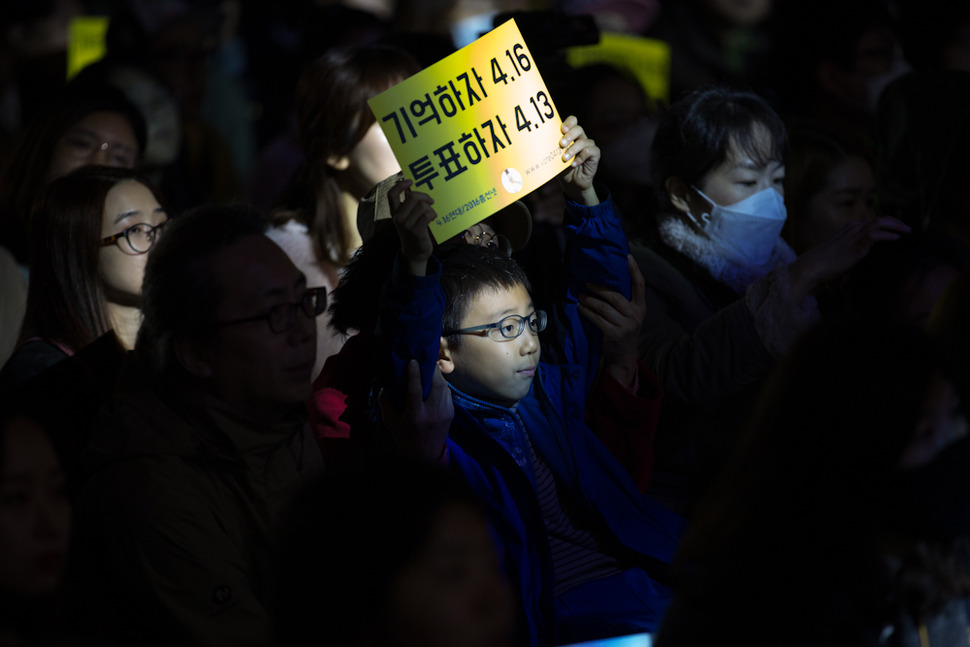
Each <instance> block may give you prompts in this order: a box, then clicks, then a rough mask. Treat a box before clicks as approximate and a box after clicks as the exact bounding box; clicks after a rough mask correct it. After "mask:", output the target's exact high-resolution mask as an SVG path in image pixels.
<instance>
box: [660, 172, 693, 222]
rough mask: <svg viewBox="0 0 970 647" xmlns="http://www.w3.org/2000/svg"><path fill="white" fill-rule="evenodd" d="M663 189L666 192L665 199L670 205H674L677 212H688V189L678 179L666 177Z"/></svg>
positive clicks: (685, 184) (684, 183)
mask: <svg viewBox="0 0 970 647" xmlns="http://www.w3.org/2000/svg"><path fill="white" fill-rule="evenodd" d="M664 189H666V191H667V198H668V199H669V200H670V204H672V205H674V208H675V209H676V210H677V211H680V212H682V213H688V212H689V211H690V202H689V200H690V187H689V186H687V183H686V182H684V181H683V180H682V179H680V178H679V177H668V178H667V179H666V180H665V181H664Z"/></svg>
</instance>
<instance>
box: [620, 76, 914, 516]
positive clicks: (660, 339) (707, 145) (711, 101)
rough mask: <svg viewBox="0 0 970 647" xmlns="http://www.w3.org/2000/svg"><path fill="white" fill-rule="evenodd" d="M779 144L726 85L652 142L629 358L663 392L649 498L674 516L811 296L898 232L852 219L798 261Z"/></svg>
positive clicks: (685, 104)
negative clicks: (649, 220) (636, 319)
mask: <svg viewBox="0 0 970 647" xmlns="http://www.w3.org/2000/svg"><path fill="white" fill-rule="evenodd" d="M784 150H785V127H784V124H783V123H782V120H781V118H780V117H779V116H778V114H777V113H776V112H775V111H774V110H773V109H772V108H771V106H770V105H769V104H768V103H767V102H766V101H765V100H764V99H762V98H761V97H759V96H758V95H756V94H753V93H751V92H742V91H737V90H731V89H726V88H706V89H702V90H698V91H695V92H693V93H691V94H689V95H687V96H686V97H684V98H682V99H680V100H679V101H677V102H675V103H673V104H672V105H671V106H670V109H669V111H668V112H667V114H666V115H665V116H664V118H663V120H662V121H661V123H660V125H659V127H658V130H657V134H656V137H655V138H654V143H653V147H652V150H651V163H652V167H653V173H654V186H655V187H656V190H657V193H658V195H657V197H658V199H659V201H660V206H659V207H658V211H657V212H658V214H659V215H658V218H657V239H658V241H659V242H658V243H656V244H655V245H654V246H653V247H652V248H647V247H643V246H639V247H638V246H634V247H633V253H634V256H635V257H636V258H637V262H638V263H639V265H640V270H641V273H642V274H643V276H644V277H645V279H646V281H647V286H646V304H647V309H646V315H645V318H644V321H643V325H642V328H641V338H640V356H641V358H642V359H643V360H644V361H645V362H646V363H647V365H648V366H650V368H651V369H652V370H653V371H654V373H656V374H657V376H658V377H659V378H660V381H661V384H662V385H663V389H664V412H663V413H662V414H661V421H660V428H659V430H658V439H657V445H656V448H655V449H656V456H655V461H656V462H655V468H654V475H655V477H654V483H653V485H652V487H653V491H654V494H655V496H659V497H662V498H664V499H666V501H667V502H668V503H669V504H670V505H672V506H673V507H675V508H678V509H680V510H681V511H685V509H686V508H688V507H689V504H690V502H691V501H692V500H693V499H694V497H695V496H696V494H697V493H698V492H699V491H700V490H702V489H703V488H704V486H705V484H706V481H707V480H708V479H709V477H710V476H711V475H713V474H714V473H715V472H716V470H717V469H718V467H719V463H720V457H721V456H723V455H724V452H725V451H726V449H727V448H728V447H729V446H730V445H731V441H732V436H733V435H734V431H735V430H736V428H737V426H738V424H739V422H740V420H741V419H742V418H743V416H744V412H745V411H746V408H747V406H748V404H749V401H750V396H751V393H752V391H753V389H754V388H756V386H757V384H758V382H759V381H760V379H761V378H762V377H763V376H764V375H765V373H766V372H767V371H768V369H769V368H770V366H771V365H772V363H773V361H774V359H775V358H776V357H778V356H779V355H781V354H783V353H784V352H785V351H786V349H787V348H788V347H789V346H790V345H791V343H792V342H793V340H794V339H795V338H796V337H797V335H798V334H799V333H800V332H801V331H803V330H805V329H806V328H807V327H809V326H810V325H811V324H812V322H813V321H814V320H815V319H817V317H818V312H817V305H816V302H815V300H814V298H813V297H812V296H811V293H812V291H813V290H814V289H815V288H816V287H817V286H818V285H819V284H821V283H823V282H825V281H828V280H830V279H832V278H835V277H837V276H839V275H841V274H842V273H843V272H845V271H846V270H847V269H849V268H850V267H852V266H853V265H854V264H855V263H857V262H858V261H859V260H861V259H862V258H863V257H864V256H865V254H866V253H867V252H868V250H869V248H870V247H871V246H872V245H873V243H874V242H876V241H879V240H893V239H896V238H898V236H899V235H900V234H901V233H904V232H906V231H908V228H907V227H906V226H905V225H903V224H902V223H900V222H899V221H897V220H894V219H892V218H877V219H875V220H873V221H871V222H869V223H853V224H850V225H848V226H847V227H845V228H844V229H842V230H841V231H840V232H839V233H838V234H837V235H836V236H835V237H834V238H832V239H831V240H829V241H826V242H825V243H823V244H822V245H819V246H817V247H815V248H812V249H810V250H808V251H807V252H805V253H804V254H803V255H802V256H800V257H798V258H797V259H796V256H795V253H794V252H793V251H792V250H791V248H790V247H789V246H788V245H787V244H786V243H785V241H784V240H782V238H781V237H780V234H781V230H782V227H783V226H784V224H785V218H786V211H785V204H784V198H783V191H784V184H783V181H784V178H785V166H784Z"/></svg>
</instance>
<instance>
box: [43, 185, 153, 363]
mask: <svg viewBox="0 0 970 647" xmlns="http://www.w3.org/2000/svg"><path fill="white" fill-rule="evenodd" d="M128 180H133V181H135V182H139V183H140V184H143V185H145V186H146V187H148V189H149V190H150V191H151V192H152V193H153V194H154V195H155V198H156V200H157V199H158V193H157V192H156V191H155V189H154V188H153V187H152V185H151V183H150V182H149V181H148V180H147V179H146V178H145V177H143V176H142V175H141V174H139V173H138V172H137V171H134V170H132V169H124V168H114V167H107V166H85V167H82V168H79V169H77V170H76V171H74V172H73V173H70V174H68V175H66V176H64V177H61V178H58V179H56V180H54V181H53V182H51V184H50V185H49V186H48V187H47V189H46V190H45V191H44V192H43V193H42V194H41V195H40V197H39V198H38V200H37V205H36V207H35V209H34V213H33V215H32V216H31V225H30V257H31V259H32V262H31V267H30V283H29V287H28V292H27V312H26V315H25V317H24V337H43V338H44V339H49V340H56V341H58V342H60V343H62V344H64V345H66V346H67V347H69V348H71V349H72V350H79V349H81V348H83V347H84V346H87V345H88V344H90V343H91V342H92V341H94V340H95V339H97V338H98V337H100V336H101V335H103V334H104V333H106V332H107V331H108V329H109V328H110V325H109V323H108V318H107V314H106V311H105V294H104V284H103V282H102V280H101V278H100V276H99V274H98V259H99V256H100V252H101V248H102V245H101V225H102V220H103V214H104V202H105V198H106V197H107V195H108V192H109V191H111V189H112V188H113V187H115V186H116V185H118V184H120V183H122V182H125V181H128Z"/></svg>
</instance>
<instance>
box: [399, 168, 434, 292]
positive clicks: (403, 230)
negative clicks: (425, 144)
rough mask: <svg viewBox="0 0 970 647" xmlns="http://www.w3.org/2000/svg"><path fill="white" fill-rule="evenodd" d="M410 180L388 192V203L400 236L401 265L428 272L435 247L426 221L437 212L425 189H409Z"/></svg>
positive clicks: (415, 271)
mask: <svg viewBox="0 0 970 647" xmlns="http://www.w3.org/2000/svg"><path fill="white" fill-rule="evenodd" d="M411 184H412V182H411V180H401V181H400V182H398V183H397V184H395V185H394V186H393V187H391V188H390V189H389V190H388V192H387V199H388V202H390V207H391V221H392V222H393V223H394V228H395V229H396V230H397V235H398V237H399V238H400V239H401V257H402V260H403V261H404V266H405V267H404V269H405V270H407V271H408V272H409V273H410V274H413V275H414V276H424V275H425V274H427V269H428V259H429V258H430V257H431V253H432V251H434V241H433V240H432V239H431V231H430V230H429V229H428V225H429V224H430V223H431V221H433V220H434V219H435V218H436V217H437V216H436V215H435V212H434V209H432V208H431V205H432V204H434V199H432V198H431V196H429V195H428V194H427V193H421V192H420V191H411Z"/></svg>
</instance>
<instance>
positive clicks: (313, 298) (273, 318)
mask: <svg viewBox="0 0 970 647" xmlns="http://www.w3.org/2000/svg"><path fill="white" fill-rule="evenodd" d="M297 309H299V310H302V311H303V314H305V315H306V316H307V318H309V319H315V318H316V317H317V315H319V314H320V313H321V312H323V311H324V310H326V309H327V288H310V289H308V290H307V291H306V292H305V293H304V294H303V297H302V298H301V299H300V300H299V301H297V302H296V303H281V304H280V305H278V306H273V307H272V308H270V309H269V310H268V311H266V312H264V313H263V314H258V315H253V316H252V317H243V318H242V319H231V320H229V321H216V322H213V324H212V325H213V326H233V325H235V324H241V323H247V322H250V321H259V320H260V319H265V320H266V323H268V324H269V329H270V330H272V331H273V332H274V333H284V332H286V331H287V330H289V329H290V328H292V327H293V326H294V325H295V324H296V311H297Z"/></svg>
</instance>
